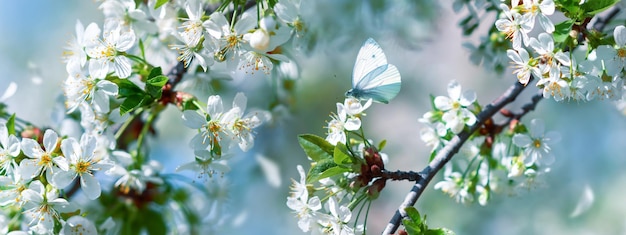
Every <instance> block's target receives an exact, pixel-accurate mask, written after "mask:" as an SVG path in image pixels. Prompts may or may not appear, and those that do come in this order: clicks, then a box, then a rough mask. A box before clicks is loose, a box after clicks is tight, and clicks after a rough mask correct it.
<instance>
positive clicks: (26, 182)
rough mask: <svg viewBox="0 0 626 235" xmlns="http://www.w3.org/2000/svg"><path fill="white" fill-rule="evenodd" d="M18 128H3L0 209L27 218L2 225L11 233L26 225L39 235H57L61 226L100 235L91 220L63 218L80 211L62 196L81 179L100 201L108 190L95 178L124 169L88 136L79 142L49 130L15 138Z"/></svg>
mask: <svg viewBox="0 0 626 235" xmlns="http://www.w3.org/2000/svg"><path fill="white" fill-rule="evenodd" d="M12 128H13V127H11V126H9V127H7V125H6V124H5V123H2V124H0V163H1V164H0V182H1V183H0V185H2V186H1V188H0V189H1V190H0V206H2V207H3V208H10V211H14V212H18V214H23V218H24V219H23V220H21V222H19V221H20V220H15V221H16V222H12V223H18V224H11V223H7V224H0V231H2V233H5V234H6V233H7V232H8V231H9V227H15V226H18V227H20V226H24V227H26V228H28V230H29V231H31V232H34V233H36V234H53V233H54V231H55V230H54V228H55V226H58V225H61V226H62V227H63V228H62V229H61V230H62V231H69V230H72V229H81V227H82V229H84V230H83V232H84V234H97V230H96V228H95V226H94V223H93V222H92V221H91V220H89V219H86V218H83V217H81V216H79V215H77V216H73V217H67V216H61V213H74V212H77V211H80V207H78V205H77V204H76V203H72V202H70V201H68V200H67V199H66V198H64V197H62V196H60V195H59V191H60V190H61V189H63V188H65V187H66V186H67V185H69V184H70V183H72V182H73V181H75V180H77V181H79V182H80V186H81V188H82V191H83V192H84V193H85V195H86V196H87V198H88V199H90V200H95V199H97V198H98V197H100V195H101V192H102V189H101V186H100V182H99V181H98V180H97V179H96V177H95V176H94V174H95V173H96V172H99V171H107V173H108V174H112V171H111V169H112V168H115V167H119V166H117V164H116V163H115V161H113V160H112V159H110V158H109V157H108V155H106V154H104V155H103V154H102V152H98V151H96V148H97V142H96V139H95V137H93V136H91V135H88V134H85V135H83V136H82V137H81V139H80V140H76V139H74V138H71V137H70V138H60V137H59V136H58V134H57V133H56V132H55V131H53V130H51V129H48V130H46V131H45V133H44V134H43V136H38V135H37V136H32V137H22V138H21V140H20V138H18V137H16V136H15V133H10V129H12ZM22 134H24V133H22ZM6 216H7V215H4V214H2V217H5V218H6ZM3 221H7V222H8V221H9V220H3ZM68 234H69V233H68Z"/></svg>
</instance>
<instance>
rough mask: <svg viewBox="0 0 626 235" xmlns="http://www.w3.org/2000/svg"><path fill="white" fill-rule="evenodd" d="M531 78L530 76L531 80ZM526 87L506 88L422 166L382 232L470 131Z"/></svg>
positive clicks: (392, 229)
mask: <svg viewBox="0 0 626 235" xmlns="http://www.w3.org/2000/svg"><path fill="white" fill-rule="evenodd" d="M532 80H533V78H532V77H531V81H532ZM524 88H526V86H524V85H522V84H520V83H519V82H517V81H516V82H515V84H514V85H513V86H511V87H509V89H507V90H506V91H505V92H504V93H503V94H502V95H501V96H500V97H499V98H498V99H496V100H494V101H493V102H492V103H491V104H488V105H487V106H485V109H484V110H483V111H482V112H480V113H479V114H478V115H477V122H476V124H474V125H473V126H471V127H470V128H469V130H465V131H463V132H461V133H459V134H458V135H456V136H454V137H453V138H452V139H451V140H450V141H449V142H448V144H447V145H446V146H444V147H443V148H442V149H441V150H439V152H438V153H437V155H436V156H435V158H434V159H433V160H432V161H431V162H430V163H429V164H428V166H426V168H424V169H423V170H422V171H421V172H420V173H419V175H421V176H422V177H421V178H420V179H419V180H418V181H417V182H416V183H415V185H413V188H412V189H411V192H409V194H407V195H406V197H405V198H404V201H403V202H402V204H400V207H398V210H396V213H395V214H394V215H393V218H391V220H390V221H389V224H387V227H386V228H385V230H384V231H383V233H382V234H393V233H395V232H396V230H397V229H398V227H399V226H400V222H401V220H402V217H405V216H406V213H405V212H404V208H407V207H410V206H413V205H415V202H417V199H418V198H419V197H420V195H421V194H422V193H423V192H424V189H425V188H426V186H427V185H428V183H429V182H430V181H431V180H432V179H433V177H435V175H436V174H437V172H439V170H441V168H443V166H444V165H445V164H446V163H447V162H448V161H450V159H452V157H453V156H454V154H456V153H457V152H458V151H459V149H460V148H461V146H462V145H463V143H465V141H467V139H468V138H469V137H470V135H471V134H472V133H474V132H475V131H476V130H478V128H479V127H481V126H482V125H483V124H484V123H485V121H486V120H487V119H489V118H491V117H492V116H493V115H494V114H496V113H497V112H498V111H500V109H502V108H503V107H504V106H505V105H507V104H509V103H511V102H513V101H514V100H515V98H517V96H518V95H519V94H520V93H521V92H522V91H523V90H524Z"/></svg>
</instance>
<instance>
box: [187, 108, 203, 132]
mask: <svg viewBox="0 0 626 235" xmlns="http://www.w3.org/2000/svg"><path fill="white" fill-rule="evenodd" d="M183 120H184V122H183V124H185V126H187V127H189V128H191V129H200V128H202V126H203V125H205V124H207V121H206V119H205V118H204V117H202V116H201V115H200V114H199V113H198V112H197V111H195V110H185V111H183Z"/></svg>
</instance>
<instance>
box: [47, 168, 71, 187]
mask: <svg viewBox="0 0 626 235" xmlns="http://www.w3.org/2000/svg"><path fill="white" fill-rule="evenodd" d="M76 176H77V174H76V172H75V171H73V170H70V171H58V172H56V173H55V174H54V175H53V176H52V180H51V181H50V183H52V185H54V186H55V187H57V188H60V189H62V188H65V187H67V186H68V185H70V183H72V181H74V178H76Z"/></svg>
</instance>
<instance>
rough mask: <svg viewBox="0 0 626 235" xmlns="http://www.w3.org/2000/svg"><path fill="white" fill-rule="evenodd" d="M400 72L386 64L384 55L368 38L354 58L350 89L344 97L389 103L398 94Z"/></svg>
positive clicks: (376, 44) (372, 40)
mask: <svg viewBox="0 0 626 235" xmlns="http://www.w3.org/2000/svg"><path fill="white" fill-rule="evenodd" d="M400 86H401V81H400V72H398V69H397V68H396V66H394V65H392V64H387V58H386V57H385V53H383V50H382V49H381V48H380V46H379V45H378V43H376V41H374V39H372V38H368V39H367V41H365V43H363V46H361V50H359V54H358V55H357V57H356V63H355V64H354V70H353V71H352V89H350V90H349V91H348V92H346V96H352V97H355V98H358V99H362V100H367V99H370V98H371V99H372V100H374V101H376V102H380V103H385V104H386V103H389V100H391V99H393V98H394V97H396V95H398V92H400Z"/></svg>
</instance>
